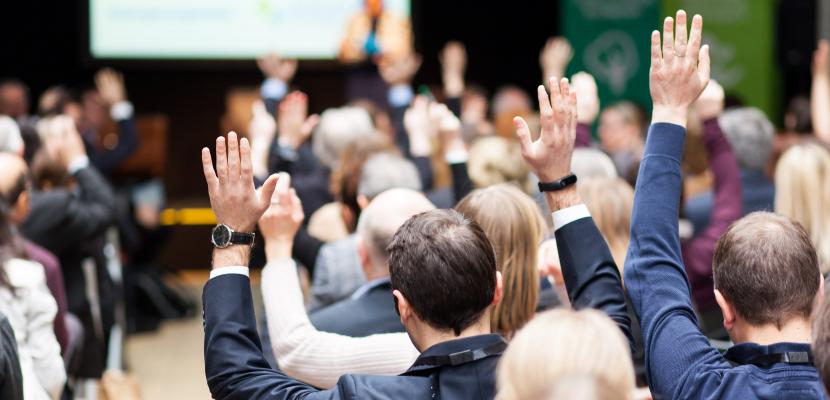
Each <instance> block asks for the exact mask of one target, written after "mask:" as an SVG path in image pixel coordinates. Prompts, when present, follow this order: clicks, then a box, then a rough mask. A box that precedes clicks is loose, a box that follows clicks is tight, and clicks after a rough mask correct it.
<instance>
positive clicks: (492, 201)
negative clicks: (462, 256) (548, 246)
mask: <svg viewBox="0 0 830 400" xmlns="http://www.w3.org/2000/svg"><path fill="white" fill-rule="evenodd" d="M520 162H522V161H520ZM522 163H523V162H522ZM523 164H524V163H523ZM455 209H456V210H458V211H459V212H461V213H462V214H464V216H466V217H467V218H470V219H472V220H473V221H476V223H478V225H479V226H481V229H483V230H484V233H486V234H487V237H488V238H489V239H490V243H492V244H493V247H494V248H495V249H496V260H497V261H498V262H497V265H498V268H499V271H501V275H502V279H503V280H504V296H502V300H501V302H499V304H497V305H496V306H495V307H494V308H493V311H492V314H491V315H490V324H491V325H490V326H491V329H492V330H493V332H498V333H500V334H501V335H502V336H504V337H506V338H508V339H509V338H511V337H513V334H514V333H515V332H516V331H517V330H519V329H520V328H521V327H522V326H524V324H525V323H527V322H528V321H530V320H531V319H532V318H533V316H534V315H535V314H536V307H537V304H538V303H539V291H540V289H539V271H538V268H537V256H538V249H539V243H541V242H542V238H543V237H544V236H545V230H546V226H545V223H544V221H543V220H542V215H541V214H540V213H539V207H537V206H536V203H535V202H534V201H533V199H531V198H530V197H529V196H528V195H526V194H525V193H524V192H523V191H521V190H519V189H518V188H516V187H515V186H511V185H509V184H505V183H503V184H498V185H495V186H490V187H488V188H485V189H478V190H475V191H473V192H472V193H470V194H469V195H467V196H466V197H464V198H463V199H462V200H461V201H460V202H459V203H458V205H457V206H456V207H455Z"/></svg>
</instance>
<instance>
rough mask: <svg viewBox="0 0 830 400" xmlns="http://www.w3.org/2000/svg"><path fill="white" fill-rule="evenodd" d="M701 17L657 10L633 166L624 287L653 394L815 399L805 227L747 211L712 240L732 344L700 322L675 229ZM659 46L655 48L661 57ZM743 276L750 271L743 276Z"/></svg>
mask: <svg viewBox="0 0 830 400" xmlns="http://www.w3.org/2000/svg"><path fill="white" fill-rule="evenodd" d="M702 25H703V20H702V18H701V17H700V16H698V15H696V16H695V17H694V18H693V20H692V29H691V35H690V36H689V37H688V43H687V32H686V14H685V12H683V11H678V12H677V26H676V32H677V35H676V38H675V35H674V32H675V24H674V20H673V19H672V18H671V17H669V18H666V20H665V23H664V27H663V42H662V51H661V43H660V42H661V41H660V34H659V33H658V32H656V31H655V32H654V33H652V37H651V57H652V61H651V71H650V78H649V79H650V87H651V95H652V100H653V101H654V111H653V115H652V125H651V128H650V132H649V134H648V140H647V143H646V147H645V156H644V158H643V161H642V163H641V165H640V172H639V177H638V179H637V187H636V190H635V200H634V211H633V213H632V220H631V245H630V248H629V253H628V257H627V259H626V266H625V286H626V289H627V291H628V293H629V296H630V299H631V303H632V305H633V307H634V310H635V312H636V313H637V315H638V316H639V317H640V324H641V327H642V331H643V341H644V343H645V349H646V365H647V366H648V377H649V386H650V388H651V392H652V393H653V395H654V397H655V398H711V397H720V398H742V397H745V396H747V395H748V394H750V395H751V396H752V397H754V398H762V399H772V398H776V399H777V398H782V397H783V398H790V397H799V398H823V397H824V394H823V392H824V389H823V388H822V386H821V381H820V379H819V376H818V373H817V372H816V369H815V367H813V366H812V365H811V363H810V359H811V353H810V346H809V341H810V314H811V311H812V309H813V306H814V305H815V304H818V302H820V300H821V296H820V292H821V290H820V288H821V286H822V278H821V273H820V271H819V267H818V261H817V258H816V253H815V249H814V248H813V245H812V243H811V242H810V240H809V237H808V236H807V234H806V232H804V230H803V229H802V228H801V227H800V226H799V225H798V224H796V223H794V222H792V221H790V220H789V219H787V218H785V217H781V216H777V215H772V214H768V213H756V214H752V215H750V216H748V217H746V218H744V219H742V220H740V221H738V222H736V223H735V224H733V225H732V227H730V229H729V230H728V231H727V232H726V234H725V235H724V236H723V237H722V238H721V239H720V240H719V241H718V244H717V247H716V249H715V253H714V261H713V271H714V287H715V297H716V299H717V302H718V305H719V306H720V307H721V309H722V310H723V316H724V319H723V323H724V327H725V328H726V330H727V331H728V332H729V335H730V337H731V338H732V340H733V341H734V342H735V343H736V345H735V346H734V347H733V348H731V349H730V350H729V351H727V352H726V353H725V354H721V353H720V352H719V351H718V350H717V349H715V348H714V347H712V345H711V344H710V343H709V340H708V339H707V338H706V336H704V335H703V334H702V333H701V331H700V328H699V325H698V321H697V318H696V316H695V313H694V310H693V308H692V301H691V296H690V294H689V286H688V285H689V284H688V281H687V280H686V276H685V272H684V265H683V257H682V252H681V244H680V238H679V233H678V215H679V210H678V208H679V206H678V205H679V204H680V195H681V189H682V177H681V171H680V159H681V156H682V153H683V145H684V139H685V125H686V118H687V114H688V110H689V107H691V106H692V103H694V102H695V100H696V99H697V98H698V96H699V95H700V94H701V92H703V90H704V88H705V87H706V85H707V83H708V81H709V71H710V62H709V49H708V46H702V47H701V33H702V32H701V31H702ZM661 54H662V55H661ZM750 278H751V279H750Z"/></svg>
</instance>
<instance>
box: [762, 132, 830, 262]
mask: <svg viewBox="0 0 830 400" xmlns="http://www.w3.org/2000/svg"><path fill="white" fill-rule="evenodd" d="M775 212H777V213H779V214H782V215H785V216H787V217H790V218H792V219H794V220H796V221H798V222H799V223H800V224H801V225H802V226H804V229H805V230H807V233H809V234H810V239H811V240H812V242H813V245H814V246H815V247H816V252H817V253H818V258H819V264H820V265H821V272H822V273H823V274H827V273H828V272H829V271H830V153H828V151H827V149H825V148H824V147H821V146H820V145H818V144H815V143H803V144H798V145H795V146H793V147H791V148H790V149H789V150H787V151H786V152H784V154H783V155H782V156H781V158H780V159H779V160H778V166H777V168H776V170H775Z"/></svg>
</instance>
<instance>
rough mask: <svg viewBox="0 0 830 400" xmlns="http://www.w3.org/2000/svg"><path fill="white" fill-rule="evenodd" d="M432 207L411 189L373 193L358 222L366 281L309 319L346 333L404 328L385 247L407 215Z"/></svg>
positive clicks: (315, 324) (337, 331)
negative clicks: (395, 301)
mask: <svg viewBox="0 0 830 400" xmlns="http://www.w3.org/2000/svg"><path fill="white" fill-rule="evenodd" d="M432 209H435V206H433V205H432V203H430V202H429V200H427V198H426V197H424V195H422V194H421V193H419V192H416V191H414V190H411V189H391V190H388V191H386V192H383V193H381V194H380V195H378V196H377V197H375V198H374V199H373V200H372V202H371V203H369V206H368V207H366V209H365V210H363V212H362V213H361V214H360V220H359V221H358V225H357V234H358V242H357V243H358V244H357V252H358V254H359V256H360V263H361V265H362V267H363V272H364V273H365V274H366V281H367V282H366V283H365V284H363V285H361V286H360V287H359V288H358V289H357V291H355V293H354V294H353V295H352V296H351V298H349V299H346V300H343V301H340V302H337V303H334V304H332V305H330V306H328V307H325V308H323V309H320V310H319V311H316V312H314V313H312V314H311V315H310V316H309V317H310V318H311V323H312V324H314V326H315V327H316V328H317V329H319V330H321V331H326V332H332V333H339V334H341V335H347V336H369V335H373V334H375V333H388V332H403V331H404V327H403V325H401V319H400V317H399V316H398V315H397V314H396V313H395V304H394V302H393V297H392V282H391V280H390V278H389V260H388V258H389V254H388V253H387V251H386V247H387V246H388V245H389V241H390V240H391V239H392V235H394V234H395V231H397V230H398V228H399V227H400V226H401V225H403V223H404V222H405V221H406V220H407V219H409V218H410V217H412V216H413V215H415V214H419V213H421V212H424V211H429V210H432Z"/></svg>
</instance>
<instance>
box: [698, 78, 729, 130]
mask: <svg viewBox="0 0 830 400" xmlns="http://www.w3.org/2000/svg"><path fill="white" fill-rule="evenodd" d="M724 97H725V96H724V93H723V86H721V85H720V84H719V83H718V81H716V80H714V79H712V80H710V81H709V84H708V85H706V89H703V93H701V94H700V97H698V98H697V101H695V108H696V109H697V113H698V115H699V116H700V119H701V120H702V121H706V120H708V119H712V118H717V117H718V116H719V115H721V113H723V107H724Z"/></svg>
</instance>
